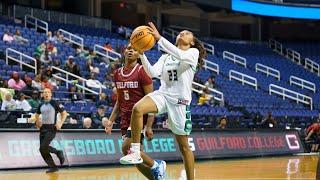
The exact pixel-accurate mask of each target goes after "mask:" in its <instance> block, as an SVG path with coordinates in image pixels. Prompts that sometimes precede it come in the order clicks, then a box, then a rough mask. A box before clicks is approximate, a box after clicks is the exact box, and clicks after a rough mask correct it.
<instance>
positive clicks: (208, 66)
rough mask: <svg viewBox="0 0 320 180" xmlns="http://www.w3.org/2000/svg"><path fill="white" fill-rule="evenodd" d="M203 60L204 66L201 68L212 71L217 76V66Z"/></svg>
mask: <svg viewBox="0 0 320 180" xmlns="http://www.w3.org/2000/svg"><path fill="white" fill-rule="evenodd" d="M203 60H204V66H203V67H204V69H205V70H207V69H208V70H210V71H213V72H215V73H217V74H219V65H218V64H216V63H213V62H211V61H208V60H206V59H203Z"/></svg>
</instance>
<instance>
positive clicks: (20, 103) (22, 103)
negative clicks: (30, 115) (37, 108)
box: [16, 93, 32, 111]
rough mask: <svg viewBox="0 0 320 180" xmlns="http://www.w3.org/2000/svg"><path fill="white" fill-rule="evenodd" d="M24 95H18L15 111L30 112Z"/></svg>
mask: <svg viewBox="0 0 320 180" xmlns="http://www.w3.org/2000/svg"><path fill="white" fill-rule="evenodd" d="M25 97H26V96H25V95H24V94H23V93H21V94H20V95H19V99H18V100H16V104H17V109H19V110H23V111H30V110H31V109H32V107H31V106H30V104H29V102H28V101H27V100H26V99H25Z"/></svg>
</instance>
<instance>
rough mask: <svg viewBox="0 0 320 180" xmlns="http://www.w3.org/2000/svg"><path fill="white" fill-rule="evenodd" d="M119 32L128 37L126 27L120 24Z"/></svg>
mask: <svg viewBox="0 0 320 180" xmlns="http://www.w3.org/2000/svg"><path fill="white" fill-rule="evenodd" d="M117 33H118V34H120V35H121V36H122V37H124V38H125V37H126V29H125V27H123V26H119V27H118V29H117Z"/></svg>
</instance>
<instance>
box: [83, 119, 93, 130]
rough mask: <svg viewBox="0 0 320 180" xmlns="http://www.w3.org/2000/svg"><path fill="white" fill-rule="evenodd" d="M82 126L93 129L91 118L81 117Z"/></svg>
mask: <svg viewBox="0 0 320 180" xmlns="http://www.w3.org/2000/svg"><path fill="white" fill-rule="evenodd" d="M82 127H83V128H84V129H94V128H93V126H92V120H91V118H89V117H86V118H84V119H83V124H82Z"/></svg>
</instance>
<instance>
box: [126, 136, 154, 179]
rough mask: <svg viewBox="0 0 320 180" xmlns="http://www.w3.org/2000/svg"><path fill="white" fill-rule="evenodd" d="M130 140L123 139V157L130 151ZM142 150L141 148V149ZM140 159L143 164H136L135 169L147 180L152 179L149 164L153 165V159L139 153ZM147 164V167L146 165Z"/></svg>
mask: <svg viewBox="0 0 320 180" xmlns="http://www.w3.org/2000/svg"><path fill="white" fill-rule="evenodd" d="M131 142H132V141H131V138H125V139H124V141H123V144H122V153H123V155H127V154H128V151H129V150H130V146H131ZM141 149H142V147H141ZM141 157H142V159H143V163H141V164H136V167H137V169H138V170H139V171H140V172H141V173H142V174H143V175H144V176H145V177H146V178H148V179H154V177H153V174H152V172H151V169H150V167H151V166H152V165H151V166H150V164H153V159H151V158H150V157H149V156H147V155H146V154H144V153H143V152H141ZM148 164H149V165H148Z"/></svg>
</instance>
